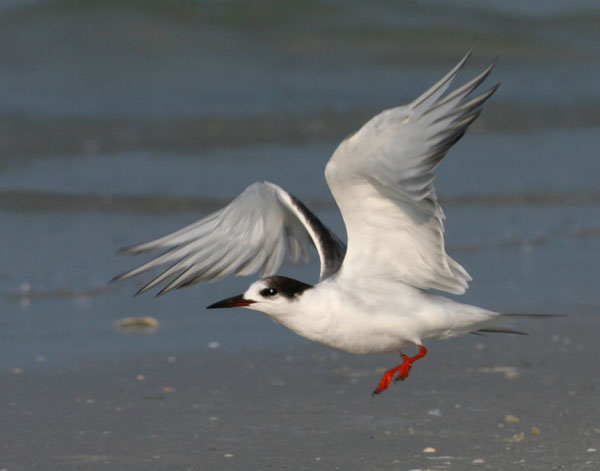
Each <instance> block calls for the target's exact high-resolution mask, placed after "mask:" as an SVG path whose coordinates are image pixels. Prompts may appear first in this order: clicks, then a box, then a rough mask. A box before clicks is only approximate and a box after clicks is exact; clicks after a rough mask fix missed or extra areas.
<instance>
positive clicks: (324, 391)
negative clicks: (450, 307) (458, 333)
mask: <svg viewBox="0 0 600 471" xmlns="http://www.w3.org/2000/svg"><path fill="white" fill-rule="evenodd" d="M581 324H585V325H586V329H585V330H584V331H582V330H581V329H580V328H579V326H580V325H581ZM523 327H525V328H526V329H527V330H529V331H530V332H531V335H530V336H528V337H522V336H506V335H496V336H491V335H490V336H489V337H487V338H482V337H479V336H467V337H464V338H462V339H457V340H450V341H446V342H438V343H434V344H432V345H430V353H429V355H428V356H427V357H426V358H424V359H423V360H420V361H419V362H418V363H417V364H415V367H414V368H413V371H412V372H411V375H410V377H409V378H408V379H407V380H406V381H405V382H402V383H398V384H396V385H395V386H392V387H391V388H390V389H389V390H388V391H386V392H385V393H384V394H382V395H381V396H378V397H371V394H370V393H371V391H372V389H373V387H374V386H375V385H376V383H377V381H378V380H379V377H380V375H381V373H382V371H383V369H384V368H389V367H391V366H393V362H394V361H395V358H394V357H393V356H389V355H383V356H362V357H359V356H352V355H346V354H338V353H336V352H334V351H332V350H330V349H327V348H324V347H319V346H313V345H309V344H302V345H300V346H296V347H289V348H283V349H277V350H256V349H254V350H239V351H237V352H235V351H232V350H229V349H224V348H222V347H219V346H218V345H215V344H213V345H211V346H212V347H217V348H203V349H199V350H198V351H195V352H189V353H186V354H179V353H173V354H170V353H169V352H164V353H162V354H152V355H150V354H143V353H133V354H130V355H127V356H121V357H108V358H102V359H97V360H95V359H88V360H81V361H78V362H73V363H68V364H63V365H45V364H44V363H39V364H38V366H33V367H31V368H30V369H28V370H24V371H19V370H15V371H13V372H11V373H8V374H6V373H5V374H4V375H3V378H2V385H3V386H2V389H1V391H0V401H1V403H2V404H3V409H4V412H3V415H4V420H3V423H4V424H10V425H9V426H8V427H6V426H5V427H3V428H2V432H1V440H0V442H1V443H2V445H1V446H2V452H1V456H2V458H1V459H0V465H1V466H2V467H3V468H5V469H7V470H26V469H107V468H109V469H128V470H137V469H139V470H145V469H193V470H196V469H197V470H201V469H202V470H204V469H236V470H268V469H294V470H303V469H306V470H309V469H328V470H330V469H340V470H380V469H401V470H413V469H423V470H425V469H432V470H434V469H435V470H437V469H449V470H464V469H494V470H514V469H527V470H550V469H569V470H588V469H589V470H595V469H598V466H599V465H600V452H597V451H596V450H597V449H598V447H599V444H600V421H599V420H598V414H597V407H598V390H597V387H598V384H597V382H598V365H597V355H596V352H597V342H598V337H597V333H598V329H599V327H600V322H599V318H598V316H596V315H594V314H589V315H581V316H579V317H578V321H577V323H574V322H573V320H572V319H553V320H550V321H548V320H544V321H539V322H538V321H535V322H534V321H530V322H527V323H525V325H524V326H523Z"/></svg>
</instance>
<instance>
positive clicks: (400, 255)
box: [114, 53, 520, 394]
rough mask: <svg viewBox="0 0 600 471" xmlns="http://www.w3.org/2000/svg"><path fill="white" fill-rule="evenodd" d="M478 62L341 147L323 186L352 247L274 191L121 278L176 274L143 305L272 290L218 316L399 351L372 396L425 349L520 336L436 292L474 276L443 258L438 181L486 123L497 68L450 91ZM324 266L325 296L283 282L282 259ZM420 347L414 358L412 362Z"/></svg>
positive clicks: (263, 189)
mask: <svg viewBox="0 0 600 471" xmlns="http://www.w3.org/2000/svg"><path fill="white" fill-rule="evenodd" d="M469 56H470V53H468V54H466V55H465V56H464V57H463V59H462V60H461V61H460V62H459V63H458V64H457V65H456V66H455V67H454V68H453V69H452V70H451V71H450V72H449V73H448V74H446V75H445V76H444V77H443V78H442V79H441V80H440V81H439V82H437V83H436V84H435V85H433V86H432V87H431V88H430V89H429V90H427V91H426V92H425V93H423V94H422V95H421V96H419V97H418V98H417V99H416V100H414V101H413V102H412V103H410V104H408V105H404V106H399V107H395V108H391V109H388V110H385V111H383V112H382V113H380V114H378V115H376V116H375V117H373V118H372V119H371V120H369V121H368V122H367V123H366V124H364V125H363V126H362V127H361V128H360V129H359V130H358V131H356V132H355V133H354V134H352V135H351V136H349V137H348V138H347V139H345V140H344V141H343V142H342V143H341V144H340V145H339V146H338V147H337V149H336V150H335V152H334V153H333V155H332V157H331V158H330V159H329V162H328V163H327V166H326V168H325V178H326V180H327V183H328V185H329V188H330V190H331V193H332V194H333V197H334V198H335V201H336V203H337V205H338V207H339V210H340V212H341V215H342V217H343V220H344V224H345V226H346V233H347V244H344V242H342V241H341V240H340V239H339V238H338V237H337V236H336V235H335V234H334V233H333V232H332V231H331V230H330V229H328V228H327V227H326V226H325V225H324V224H323V223H322V222H321V221H320V220H319V218H318V217H317V216H316V215H315V214H314V213H313V212H312V211H311V210H310V209H308V208H307V207H306V205H304V204H303V203H302V202H301V201H300V200H299V199H298V198H296V197H295V196H293V195H292V194H290V193H288V192H287V191H286V190H284V189H283V188H281V187H279V186H277V185H275V184H273V183H269V182H266V181H265V182H256V183H253V184H251V185H250V186H249V187H247V188H246V189H245V190H244V191H243V192H242V193H241V194H240V195H239V196H238V197H237V198H235V199H234V200H233V201H232V202H231V203H230V204H229V205H228V206H226V207H224V208H223V209H221V210H219V211H217V212H215V213H213V214H211V215H209V216H207V217H205V218H204V219H201V220H199V221H197V222H195V223H193V224H191V225H189V226H187V227H184V228H183V229H180V230H178V231H176V232H173V233H171V234H168V235H166V236H164V237H160V238H158V239H155V240H152V241H150V242H146V243H142V244H139V245H135V246H132V247H127V248H124V249H121V250H120V252H124V253H128V254H138V253H141V252H148V251H156V250H162V251H164V252H163V253H162V254H161V255H158V256H157V257H156V258H154V259H152V260H150V261H149V262H147V263H145V264H143V265H141V266H140V267H138V268H135V269H133V270H130V271H128V272H126V273H123V274H122V275H119V276H117V277H115V278H114V280H124V279H127V278H132V277H134V276H137V275H140V274H142V273H144V272H147V271H149V270H153V269H156V268H158V267H163V266H164V265H170V266H168V268H167V269H165V270H164V271H163V272H162V273H160V274H159V275H158V276H156V277H155V278H154V279H152V280H151V281H150V282H149V283H147V284H146V285H144V286H143V287H142V288H141V289H140V290H139V291H138V293H142V292H145V291H147V290H149V289H151V288H153V287H155V286H158V285H162V289H161V290H160V291H159V293H158V294H164V293H167V292H169V291H171V290H173V289H177V288H182V287H185V286H188V285H192V284H194V283H198V282H202V281H212V280H218V279H221V278H224V277H226V276H229V275H251V274H253V273H256V272H260V273H261V276H262V278H261V279H259V280H258V281H255V282H254V283H252V284H251V285H250V287H249V288H248V289H247V290H246V292H245V293H243V294H241V295H239V296H234V297H231V298H228V299H225V300H223V301H220V302H217V303H214V304H211V305H210V306H208V308H209V309H215V308H231V307H243V308H247V309H253V310H256V311H260V312H262V313H264V314H266V315H267V316H269V317H270V318H271V319H273V320H274V321H276V322H278V323H279V324H282V325H284V326H285V327H287V328H289V329H291V330H292V331H294V332H296V333H297V334H298V335H300V336H302V337H305V338H307V339H309V340H311V341H313V342H317V343H320V344H324V345H327V346H329V347H333V348H335V349H338V350H341V351H344V352H349V353H355V354H367V353H397V354H400V355H401V358H402V363H401V364H400V365H398V366H396V367H395V368H392V369H390V370H388V371H386V372H385V373H384V375H383V377H382V378H381V380H380V381H379V383H378V385H377V387H376V388H375V390H374V391H373V393H374V394H379V393H381V392H382V391H384V390H385V389H387V388H388V386H389V385H390V383H391V382H392V381H394V380H395V381H397V380H403V379H405V378H406V377H407V376H408V374H409V371H410V369H411V367H412V365H413V363H414V362H415V361H417V360H418V359H420V358H422V357H424V356H425V355H426V354H427V349H426V348H425V346H424V345H423V344H424V342H425V341H426V340H430V339H446V338H449V337H454V336H457V335H461V334H465V333H470V332H479V331H491V332H510V333H520V332H517V331H514V330H512V329H510V328H508V327H506V324H507V323H508V322H510V321H511V319H512V317H513V316H514V315H510V314H499V313H496V312H492V311H489V310H486V309H482V308H479V307H475V306H471V305H467V304H462V303H459V302H456V301H454V300H451V299H449V298H446V297H444V296H442V295H440V294H437V293H435V292H431V291H430V290H436V291H445V292H448V293H453V294H462V293H464V292H465V290H466V289H467V287H468V282H469V281H470V280H471V277H470V276H469V274H468V273H467V271H466V270H465V269H464V268H463V267H462V266H461V265H459V264H458V263H457V262H456V261H455V260H453V259H452V258H451V257H450V256H449V255H448V254H447V253H446V250H445V246H444V226H443V221H444V213H443V211H442V208H441V206H440V204H439V203H438V199H437V197H436V192H435V188H434V185H433V180H434V170H435V169H436V167H437V166H438V165H439V163H440V162H441V161H442V159H443V158H444V156H445V155H446V153H447V152H448V151H449V149H450V148H451V147H452V145H454V144H455V143H456V142H457V141H458V140H459V139H460V138H461V137H462V136H463V134H464V133H465V131H466V130H467V128H468V127H469V125H470V124H471V123H472V122H473V121H475V119H476V118H477V117H478V116H479V113H480V112H481V108H482V105H483V103H484V102H485V101H486V100H487V99H488V98H489V97H490V96H492V94H493V93H494V92H495V91H496V90H497V88H498V85H494V86H493V87H491V88H490V89H488V90H486V91H484V92H482V93H480V94H474V93H473V92H474V91H475V90H476V89H477V88H478V87H479V85H481V83H482V82H483V81H484V80H485V79H486V78H487V76H488V75H489V74H490V72H491V71H492V68H493V67H494V63H492V64H491V65H490V66H489V67H487V68H486V69H485V70H483V72H481V73H480V74H479V75H477V76H476V77H474V78H473V79H472V80H470V81H468V82H467V83H465V84H464V85H462V86H460V87H458V88H456V89H454V90H453V91H449V88H450V85H451V84H452V82H453V80H454V79H455V78H456V76H457V74H458V73H459V71H460V70H461V69H462V67H463V66H464V64H465V62H466V61H467V59H468V58H469ZM311 246H314V248H316V251H317V253H318V256H319V259H320V273H319V281H318V283H317V284H315V285H314V286H313V285H310V284H308V283H304V282H302V281H298V280H294V279H291V278H287V277H283V276H274V274H275V273H276V271H277V269H278V268H279V267H280V266H281V264H282V261H283V259H284V257H285V254H286V251H287V253H288V254H289V257H290V258H291V260H293V261H294V262H296V261H299V260H300V259H304V260H307V259H308V258H309V254H310V252H311ZM411 346H414V347H417V348H418V353H416V354H415V355H413V356H408V355H406V354H404V353H403V350H404V349H406V348H408V347H411Z"/></svg>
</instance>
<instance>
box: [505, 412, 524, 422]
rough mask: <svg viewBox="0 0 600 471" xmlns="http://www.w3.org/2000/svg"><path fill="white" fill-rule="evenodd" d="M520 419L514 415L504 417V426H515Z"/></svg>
mask: <svg viewBox="0 0 600 471" xmlns="http://www.w3.org/2000/svg"><path fill="white" fill-rule="evenodd" d="M519 421H520V419H519V418H518V417H516V416H514V415H510V414H509V415H507V416H506V417H504V423H505V424H517V423H519Z"/></svg>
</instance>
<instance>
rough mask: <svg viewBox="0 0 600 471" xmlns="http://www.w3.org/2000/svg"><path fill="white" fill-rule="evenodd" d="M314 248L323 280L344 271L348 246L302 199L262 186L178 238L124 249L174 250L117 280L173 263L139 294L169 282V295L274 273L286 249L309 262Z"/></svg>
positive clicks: (134, 251)
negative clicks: (207, 283)
mask: <svg viewBox="0 0 600 471" xmlns="http://www.w3.org/2000/svg"><path fill="white" fill-rule="evenodd" d="M311 244H313V245H314V246H315V247H316V249H317V252H318V254H319V258H320V260H321V270H320V278H321V279H324V278H327V277H328V276H331V275H332V274H333V273H335V272H336V271H337V270H338V268H339V267H340V265H341V263H342V260H343V258H344V253H345V250H346V247H345V245H344V244H343V243H342V242H341V241H340V240H339V239H338V238H337V237H336V236H335V235H334V234H333V233H332V232H331V231H330V230H329V229H328V228H327V227H325V226H324V225H323V223H321V221H320V220H319V219H318V218H317V217H316V216H315V215H314V214H313V213H312V212H311V211H310V210H309V209H308V208H307V207H306V206H305V205H304V204H303V203H302V202H301V201H299V200H298V199H297V198H295V197H294V196H292V195H290V194H289V193H288V192H286V191H285V190H283V189H282V188H280V187H279V186H277V185H274V184H272V183H269V182H262V183H260V182H257V183H253V184H252V185H250V186H249V187H248V188H246V189H245V190H244V191H243V192H242V193H241V194H240V195H239V196H238V197H237V198H236V199H234V200H233V201H232V202H231V203H230V204H229V205H228V206H226V207H225V208H223V209H221V210H220V211H217V212H216V213H213V214H211V215H210V216H207V217H205V218H204V219H201V220H200V221H197V222H195V223H193V224H191V225H189V226H187V227H184V228H183V229H180V230H178V231H176V232H173V233H172V234H168V235H166V236H164V237H161V238H159V239H156V240H152V241H150V242H146V243H143V244H139V245H135V246H132V247H127V248H124V249H121V250H120V251H119V252H121V253H127V254H138V253H140V252H148V251H155V250H163V249H168V250H167V251H166V252H164V253H163V254H162V255H159V256H158V257H156V258H154V259H153V260H150V261H149V262H147V263H145V264H143V265H141V266H140V267H138V268H135V269H133V270H130V271H128V272H126V273H123V274H122V275H119V276H117V277H115V278H114V279H113V281H117V280H124V279H127V278H132V277H134V276H136V275H139V274H141V273H144V272H146V271H148V270H153V269H155V268H158V267H162V266H164V265H169V264H170V265H171V266H169V267H168V268H167V269H166V270H165V271H163V272H162V273H161V274H160V275H158V276H157V277H156V278H154V279H153V280H152V281H150V282H149V283H147V284H146V285H145V286H143V287H142V288H141V289H140V290H139V291H138V294H139V293H143V292H144V291H147V290H149V289H150V288H153V287H154V286H156V285H159V284H160V283H163V282H166V286H164V288H163V289H162V290H161V291H160V292H159V293H158V294H163V293H166V292H168V291H171V290H172V289H175V288H181V287H183V286H187V285H190V284H193V283H197V282H200V281H212V280H218V279H221V278H224V277H226V276H229V275H250V274H252V273H255V272H257V271H260V272H261V274H262V275H263V276H268V275H272V274H274V273H275V272H276V270H277V269H278V268H279V267H280V266H281V263H282V262H283V258H284V255H285V252H286V247H287V250H288V252H289V255H290V257H291V259H292V260H293V261H294V262H296V261H298V260H299V259H304V260H305V261H306V260H308V258H309V247H310V245H311Z"/></svg>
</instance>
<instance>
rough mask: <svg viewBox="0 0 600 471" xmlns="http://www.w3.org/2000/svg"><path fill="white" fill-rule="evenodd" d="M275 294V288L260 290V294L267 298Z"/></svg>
mask: <svg viewBox="0 0 600 471" xmlns="http://www.w3.org/2000/svg"><path fill="white" fill-rule="evenodd" d="M276 294H277V290H276V289H275V288H265V289H263V290H262V291H261V292H260V295H261V296H263V297H265V298H267V297H269V296H275V295H276Z"/></svg>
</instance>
